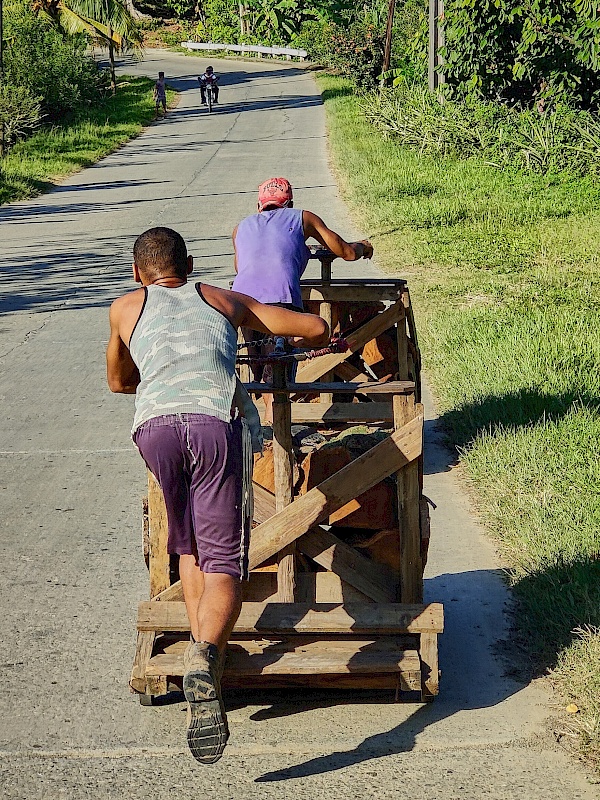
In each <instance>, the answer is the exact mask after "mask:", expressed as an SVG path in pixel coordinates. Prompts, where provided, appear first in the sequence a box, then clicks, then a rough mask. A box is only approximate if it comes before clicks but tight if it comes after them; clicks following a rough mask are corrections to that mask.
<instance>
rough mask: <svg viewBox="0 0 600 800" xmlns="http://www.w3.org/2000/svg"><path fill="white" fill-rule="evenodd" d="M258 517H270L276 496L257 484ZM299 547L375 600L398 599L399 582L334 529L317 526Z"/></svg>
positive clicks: (261, 518) (257, 519)
mask: <svg viewBox="0 0 600 800" xmlns="http://www.w3.org/2000/svg"><path fill="white" fill-rule="evenodd" d="M255 499H258V501H259V503H258V507H259V509H260V511H259V514H264V515H265V516H264V517H261V516H259V514H257V507H256V506H255V508H254V518H255V520H256V521H257V522H260V521H262V520H263V519H270V518H271V517H272V516H273V514H274V512H275V498H274V497H273V495H272V494H271V493H270V492H268V491H267V490H266V489H264V488H263V487H262V486H256V485H255ZM298 549H299V550H300V551H301V552H302V553H304V554H305V555H307V556H309V558H312V559H313V561H315V562H316V563H317V564H320V565H321V566H322V567H325V568H326V569H328V570H331V571H332V572H335V573H336V574H337V575H339V577H340V578H342V579H343V580H344V581H346V582H347V583H349V584H350V585H351V586H353V587H354V588H355V589H357V590H358V591H359V592H360V593H361V594H362V595H366V597H369V598H371V599H372V600H375V601H380V602H388V601H391V600H395V599H396V596H397V593H398V582H397V580H395V579H394V576H393V575H392V574H391V573H390V572H389V571H388V570H386V568H385V567H384V566H382V565H381V564H376V563H374V562H373V561H371V560H370V559H368V558H366V557H365V556H364V555H363V554H362V553H359V552H358V551H357V550H355V549H354V548H353V547H350V545H348V544H346V543H345V542H343V541H342V540H341V539H338V537H337V536H335V535H334V534H333V533H332V532H331V531H328V530H326V529H325V528H322V527H321V526H317V527H315V528H313V529H312V530H311V531H309V532H308V533H306V534H305V535H304V536H302V537H301V538H300V539H299V540H298Z"/></svg>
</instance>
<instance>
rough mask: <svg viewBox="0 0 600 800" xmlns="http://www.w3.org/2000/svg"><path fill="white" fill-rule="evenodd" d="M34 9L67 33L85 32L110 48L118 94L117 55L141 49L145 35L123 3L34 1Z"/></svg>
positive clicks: (113, 85)
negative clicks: (142, 34) (129, 50)
mask: <svg viewBox="0 0 600 800" xmlns="http://www.w3.org/2000/svg"><path fill="white" fill-rule="evenodd" d="M32 6H33V9H34V11H36V12H37V13H38V14H40V15H42V16H45V17H47V18H48V19H49V20H50V21H51V22H52V23H53V24H55V25H58V26H59V27H60V28H61V29H62V30H64V31H65V33H68V34H75V33H86V34H87V35H88V36H90V38H92V39H94V40H96V41H99V42H100V43H101V44H102V45H103V46H104V47H107V48H108V57H109V61H110V85H111V89H112V91H113V94H114V93H115V91H116V89H117V78H116V72H115V53H120V52H122V51H123V50H125V49H126V48H128V47H132V48H133V49H136V50H139V49H140V48H141V43H142V36H141V33H140V31H139V29H138V26H137V24H136V22H135V20H134V18H133V16H132V15H131V13H130V11H129V10H128V9H127V7H126V5H125V3H124V2H123V0H34V2H33V4H32Z"/></svg>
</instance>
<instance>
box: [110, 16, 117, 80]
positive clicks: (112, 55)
mask: <svg viewBox="0 0 600 800" xmlns="http://www.w3.org/2000/svg"><path fill="white" fill-rule="evenodd" d="M112 37H113V29H112V28H109V29H108V60H109V61H110V88H111V89H112V93H113V94H115V93H116V91H117V73H116V71H115V45H114V43H113V39H112Z"/></svg>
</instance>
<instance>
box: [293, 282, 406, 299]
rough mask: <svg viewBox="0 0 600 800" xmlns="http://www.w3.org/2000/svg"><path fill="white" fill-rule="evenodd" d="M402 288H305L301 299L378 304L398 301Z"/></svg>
mask: <svg viewBox="0 0 600 800" xmlns="http://www.w3.org/2000/svg"><path fill="white" fill-rule="evenodd" d="M402 288H403V287H402V286H382V287H379V286H305V287H302V299H303V300H304V301H306V300H317V301H320V302H322V301H327V302H329V303H344V302H345V303H380V302H382V301H385V300H392V301H395V300H397V299H398V296H399V294H400V292H401V291H402Z"/></svg>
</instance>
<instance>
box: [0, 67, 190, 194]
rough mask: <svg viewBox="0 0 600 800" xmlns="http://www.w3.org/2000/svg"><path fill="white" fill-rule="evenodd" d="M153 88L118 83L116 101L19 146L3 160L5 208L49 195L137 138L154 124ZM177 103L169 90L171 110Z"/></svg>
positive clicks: (147, 83) (134, 81)
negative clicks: (73, 175)
mask: <svg viewBox="0 0 600 800" xmlns="http://www.w3.org/2000/svg"><path fill="white" fill-rule="evenodd" d="M153 87H154V81H152V80H150V79H149V78H141V77H140V78H131V77H122V78H119V85H118V89H117V93H116V95H115V96H114V97H112V96H110V97H107V98H105V99H103V100H101V101H99V102H98V104H97V105H95V106H93V107H89V108H85V109H82V110H81V111H79V112H78V113H76V114H73V115H72V116H71V117H69V118H67V119H66V120H65V121H64V123H63V124H61V125H56V126H53V127H51V128H42V129H40V130H39V131H38V132H37V133H36V134H35V135H33V136H31V137H30V138H29V139H26V140H24V141H22V142H19V143H18V144H16V145H15V146H14V147H13V148H12V149H11V150H9V152H8V154H7V155H6V156H5V158H3V159H1V160H0V203H7V202H10V201H11V200H23V199H25V198H27V197H33V196H34V195H36V194H40V192H43V191H47V190H48V189H49V188H50V187H51V186H52V185H53V184H54V183H55V182H56V181H58V180H60V179H61V178H64V177H66V176H67V175H70V174H71V173H73V172H77V171H78V170H80V169H82V168H83V167H89V166H90V165H91V164H94V163H95V162H96V161H98V159H100V158H102V157H103V156H105V155H107V154H108V153H110V152H112V151H113V150H115V148H117V147H119V145H121V144H124V143H125V142H127V141H128V140H129V139H131V138H132V137H134V136H137V135H138V134H139V133H140V132H141V131H142V129H143V128H144V126H145V125H148V124H149V123H150V121H151V120H152V119H154V101H153V99H152V89H153ZM174 97H175V92H173V91H171V90H168V92H167V102H168V103H169V104H171V103H172V102H173V99H174Z"/></svg>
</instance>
